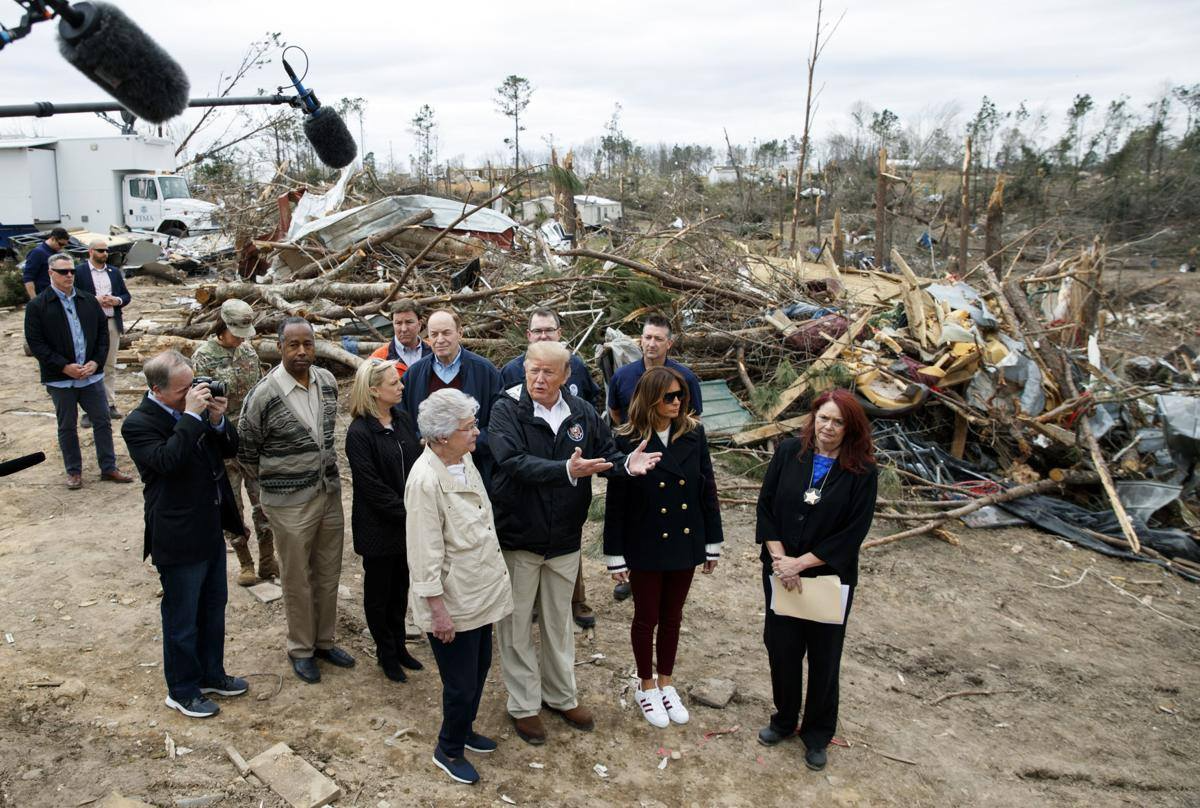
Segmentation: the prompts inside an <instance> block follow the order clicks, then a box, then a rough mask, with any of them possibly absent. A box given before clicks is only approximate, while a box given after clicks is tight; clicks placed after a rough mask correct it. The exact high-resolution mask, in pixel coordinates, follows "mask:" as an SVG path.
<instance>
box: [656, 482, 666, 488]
mask: <svg viewBox="0 0 1200 808" xmlns="http://www.w3.org/2000/svg"><path fill="white" fill-rule="evenodd" d="M658 487H659V488H666V487H667V484H666V483H659V484H658Z"/></svg>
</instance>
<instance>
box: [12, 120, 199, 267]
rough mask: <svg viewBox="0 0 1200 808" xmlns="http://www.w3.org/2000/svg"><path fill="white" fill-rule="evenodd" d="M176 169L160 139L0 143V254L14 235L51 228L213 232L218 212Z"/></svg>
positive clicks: (132, 137)
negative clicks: (196, 194)
mask: <svg viewBox="0 0 1200 808" xmlns="http://www.w3.org/2000/svg"><path fill="white" fill-rule="evenodd" d="M174 169H175V144H174V143H172V142H171V141H169V140H165V139H163V138H154V137H147V136H145V135H114V136H110V137H98V138H51V137H44V138H26V139H20V140H2V139H0V248H3V247H4V246H5V242H6V241H7V238H8V237H9V236H12V235H19V234H21V233H29V232H33V231H38V230H47V229H49V228H51V227H65V228H66V229H68V230H72V229H78V228H82V229H85V230H90V231H93V232H99V233H105V232H108V230H109V228H110V227H113V226H124V227H128V228H130V229H135V230H154V231H158V232H161V233H168V234H170V235H184V234H188V233H195V232H197V231H205V230H211V229H214V228H215V223H214V221H213V212H214V211H215V210H216V206H215V205H213V204H212V203H211V202H205V201H202V200H199V199H193V198H192V197H191V193H190V191H189V190H188V186H187V181H186V180H185V179H184V178H183V177H180V176H177V175H174V174H171V173H170V172H172V171H173V170H174Z"/></svg>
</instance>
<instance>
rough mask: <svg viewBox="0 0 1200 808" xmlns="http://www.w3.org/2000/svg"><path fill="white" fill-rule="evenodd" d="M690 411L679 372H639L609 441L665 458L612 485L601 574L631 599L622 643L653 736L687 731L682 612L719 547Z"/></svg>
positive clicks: (705, 457) (708, 473)
mask: <svg viewBox="0 0 1200 808" xmlns="http://www.w3.org/2000/svg"><path fill="white" fill-rule="evenodd" d="M690 409H691V407H690V406H689V403H688V385H687V382H686V381H685V380H684V378H683V376H682V375H680V373H679V372H678V371H676V370H673V369H671V368H666V367H658V368H651V369H650V370H648V371H646V373H645V375H643V376H642V378H641V379H639V380H638V383H637V387H636V388H635V389H634V393H633V400H632V401H631V402H630V404H629V420H628V421H627V422H626V423H625V424H623V425H622V426H621V427H619V428H618V429H617V430H616V435H615V439H616V443H617V448H618V449H620V450H621V451H622V452H625V453H626V454H629V453H631V452H633V450H634V449H635V448H636V447H637V445H638V444H639V443H641V442H642V441H647V446H646V451H650V452H662V459H660V460H659V461H658V465H657V466H655V467H654V469H653V470H652V471H650V472H648V473H647V474H645V475H644V476H640V477H630V476H620V477H612V478H610V479H609V481H608V495H607V498H606V500H605V512H604V554H605V560H606V562H607V564H608V571H609V572H610V573H611V574H612V576H613V579H614V580H616V581H618V582H622V581H629V582H630V585H631V588H632V590H633V623H632V625H631V626H630V629H629V634H630V640H631V641H632V643H633V658H634V660H635V661H636V663H637V670H638V679H639V680H640V681H639V684H638V690H637V693H636V700H637V702H638V706H639V707H641V709H642V716H643V717H644V718H645V719H646V720H647V721H649V722H650V723H651V724H653V725H654V726H656V727H658V728H659V729H661V728H663V727H665V726H667V725H668V724H669V723H671V722H674V723H676V724H686V723H687V721H688V718H689V716H688V711H687V707H685V706H684V704H683V700H682V699H681V698H680V697H679V692H678V691H677V690H676V689H675V686H674V685H673V684H672V678H671V677H672V674H673V673H674V668H675V654H676V650H677V648H678V646H679V627H680V623H681V622H682V619H683V603H684V601H685V600H686V599H687V594H688V589H689V588H690V587H691V585H692V576H693V575H694V574H695V572H696V567H702V569H703V572H705V573H711V572H712V571H713V570H714V569H716V567H717V561H718V559H719V558H720V555H721V541H722V538H723V534H722V530H721V506H720V503H719V502H718V500H717V486H716V480H715V478H714V475H713V467H712V460H711V458H710V457H709V454H708V441H707V439H706V438H705V436H704V427H703V426H701V425H700V421H699V419H697V418H695V417H694V416H692V415H691V414H690V412H689V410H690ZM655 628H657V629H658V632H657V633H658V636H657V638H655ZM656 639H657V641H656ZM655 646H657V651H658V653H657V657H658V668H657V673H658V676H657V681H656V679H655V666H654V661H655V660H654V657H655V653H654V651H655Z"/></svg>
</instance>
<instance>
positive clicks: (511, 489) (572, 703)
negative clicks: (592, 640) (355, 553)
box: [491, 342, 661, 745]
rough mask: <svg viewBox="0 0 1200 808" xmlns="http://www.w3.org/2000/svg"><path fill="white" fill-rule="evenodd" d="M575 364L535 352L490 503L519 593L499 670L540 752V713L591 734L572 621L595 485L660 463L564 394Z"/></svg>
mask: <svg viewBox="0 0 1200 808" xmlns="http://www.w3.org/2000/svg"><path fill="white" fill-rule="evenodd" d="M570 356H571V355H570V353H569V352H568V351H567V349H566V348H565V347H563V346H562V345H561V344H559V343H557V342H539V343H537V344H534V345H530V346H529V350H528V351H527V352H526V354H525V384H524V386H522V387H512V388H510V389H509V390H507V391H506V393H505V395H503V396H501V397H500V398H499V399H498V400H497V401H496V404H495V407H494V408H493V410H492V416H493V419H492V430H493V431H492V449H493V451H494V452H495V457H496V468H495V472H494V477H493V487H492V491H491V501H492V507H493V509H494V511H495V515H496V535H497V537H498V538H499V539H500V548H501V550H502V551H503V553H504V563H505V564H506V565H507V566H508V575H509V581H510V583H511V584H512V595H513V611H512V614H510V615H509V616H508V617H505V618H504V619H503V620H501V621H500V622H499V623H497V624H496V638H497V643H498V645H499V647H500V670H501V673H502V674H503V677H504V686H505V688H506V689H507V690H508V714H509V716H510V717H511V718H512V722H513V726H514V728H515V729H516V732H517V736H518V737H520V738H521V740H523V741H525V742H526V743H530V744H534V745H537V744H541V743H544V742H545V740H546V728H545V726H544V725H543V724H542V720H541V711H542V707H543V706H545V707H546V708H547V709H549V710H550V711H551V712H553V713H556V714H558V715H559V716H561V717H562V719H563V720H564V721H566V722H567V724H569V725H570V726H572V727H574V728H576V729H579V730H583V731H585V732H587V731H590V730H591V729H592V728H593V726H594V720H593V717H592V713H591V710H589V709H588V708H587V707H585V706H584V705H582V704H580V703H579V699H578V696H577V693H576V688H575V635H574V632H573V630H572V627H571V620H570V617H569V616H568V615H570V614H571V612H570V610H569V606H570V603H571V597H572V593H573V592H574V589H575V579H576V576H577V575H578V570H579V555H580V545H581V542H582V539H583V524H584V522H586V521H587V515H588V506H589V505H590V504H591V501H592V485H591V483H592V481H591V478H592V476H593V475H595V474H602V475H604V476H613V475H616V476H621V475H625V474H633V475H640V474H645V473H646V472H647V471H649V470H650V469H652V468H654V465H655V464H656V463H657V462H658V459H659V458H660V457H661V453H658V452H655V453H647V452H646V451H645V448H646V444H645V442H644V441H643V442H642V444H641V445H640V446H638V447H637V448H636V449H635V450H634V451H633V452H632V453H630V454H629V455H628V456H626V455H624V454H622V453H621V452H620V451H618V450H617V448H616V445H615V444H614V443H613V439H612V435H611V434H610V433H609V431H608V427H607V426H605V425H604V423H603V422H602V421H601V420H600V416H599V415H598V414H597V413H596V409H595V407H594V406H592V404H590V403H589V402H586V401H583V400H582V399H580V398H577V397H576V396H573V395H571V393H570V392H569V391H568V390H567V389H566V388H565V387H564V384H565V382H566V380H567V376H568V373H569V372H570V365H569V363H570ZM535 604H536V606H537V608H538V620H539V622H540V623H541V625H540V628H539V634H540V636H541V649H540V651H539V650H537V649H535V647H534V643H533V611H534V607H535Z"/></svg>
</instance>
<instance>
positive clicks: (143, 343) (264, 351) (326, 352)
mask: <svg viewBox="0 0 1200 808" xmlns="http://www.w3.org/2000/svg"><path fill="white" fill-rule="evenodd" d="M203 343H204V340H199V339H188V338H187V337H176V336H168V335H162V336H146V337H142V338H140V339H138V340H137V341H136V342H135V343H134V344H133V348H132V350H133V351H134V352H135V353H136V354H137V361H138V362H139V363H144V362H145V361H146V360H147V359H149V358H150V357H152V356H155V355H156V354H159V353H162V352H163V351H167V350H176V351H179V352H180V353H181V354H183V355H184V356H191V355H192V354H193V353H194V352H195V351H196V349H197V348H199V347H200V346H201V345H202V344H203ZM251 344H252V345H253V346H254V350H255V351H257V352H258V358H259V359H261V360H263V361H264V362H270V363H275V362H278V361H280V359H281V358H282V357H281V356H280V354H279V345H278V343H276V342H275V340H271V339H258V340H254V341H253V342H252V343H251ZM316 354H317V358H318V359H325V360H328V361H330V362H335V363H337V364H339V365H342V366H344V367H346V368H349V369H350V370H357V369H358V366H359V365H361V364H362V362H363V360H362V358H361V357H359V356H355V355H354V354H352V353H350V352H349V351H347V350H345V349H344V348H342V346H340V345H338V344H336V343H334V342H330V341H328V340H323V339H319V340H317V343H316Z"/></svg>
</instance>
